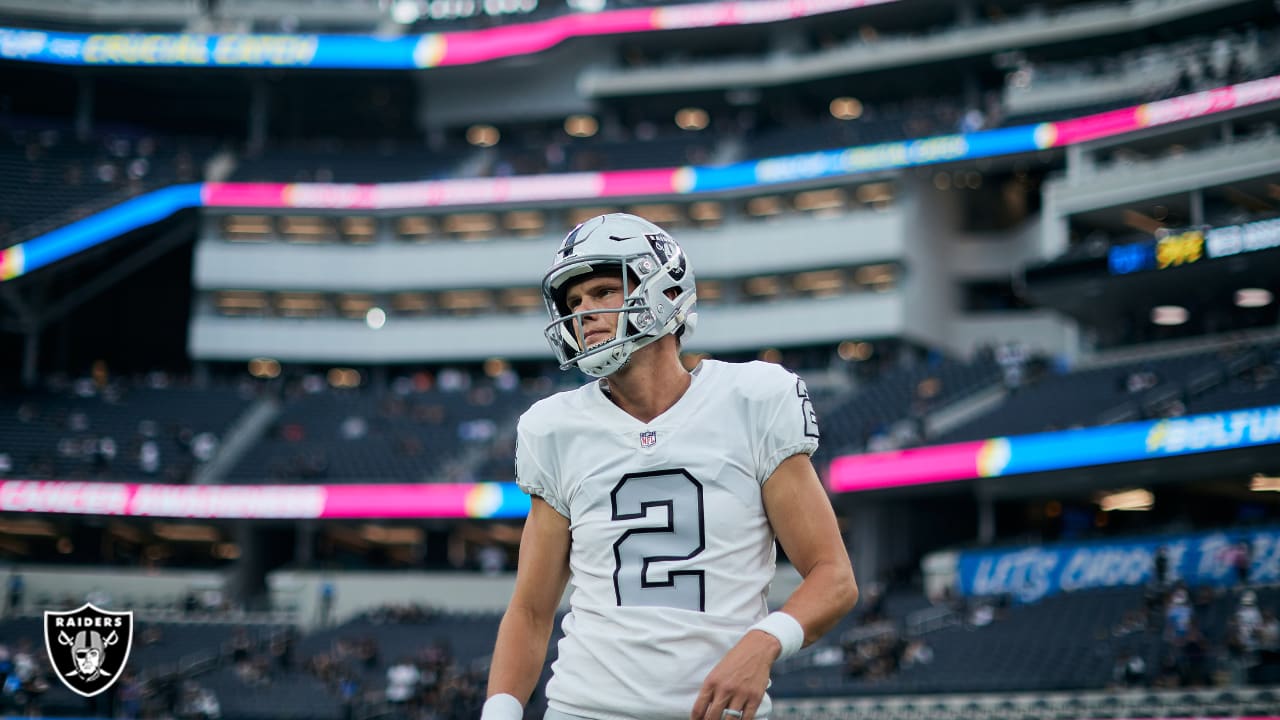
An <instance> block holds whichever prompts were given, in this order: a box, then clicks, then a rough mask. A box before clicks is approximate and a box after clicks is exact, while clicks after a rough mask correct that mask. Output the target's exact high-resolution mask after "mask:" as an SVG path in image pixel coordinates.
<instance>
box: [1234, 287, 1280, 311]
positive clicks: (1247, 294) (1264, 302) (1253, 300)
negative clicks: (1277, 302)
mask: <svg viewBox="0 0 1280 720" xmlns="http://www.w3.org/2000/svg"><path fill="white" fill-rule="evenodd" d="M1273 299H1275V297H1274V296H1273V295H1272V294H1271V291H1270V290H1266V289H1263V288H1240V289H1239V290H1237V291H1236V307H1242V308H1260V307H1266V306H1268V305H1270V304H1271V301H1272V300H1273Z"/></svg>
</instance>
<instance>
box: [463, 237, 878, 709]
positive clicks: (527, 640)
mask: <svg viewBox="0 0 1280 720" xmlns="http://www.w3.org/2000/svg"><path fill="white" fill-rule="evenodd" d="M554 263H555V264H554V265H553V266H552V269H551V270H550V271H549V272H548V273H547V275H546V276H545V278H544V280H543V283H542V286H543V294H544V299H545V300H547V306H548V309H549V311H550V313H551V316H552V317H551V320H552V322H551V324H550V325H549V326H548V333H547V337H548V339H549V340H550V342H551V344H552V347H553V349H554V350H555V352H556V355H557V357H558V358H559V359H560V361H561V367H562V368H564V369H568V368H571V367H576V368H577V369H579V370H581V371H583V372H584V373H586V374H588V375H591V376H592V377H596V378H600V380H599V381H598V382H595V383H591V384H588V385H584V386H583V387H582V388H580V389H579V390H571V391H567V392H565V393H561V394H559V395H555V396H552V397H551V398H548V399H547V400H543V401H541V402H540V403H539V404H537V405H535V406H534V407H533V408H532V409H530V410H529V411H528V412H526V413H525V414H524V415H523V416H522V418H521V420H520V423H519V427H518V429H517V437H518V438H519V440H518V443H517V453H516V466H517V473H516V475H517V482H519V483H520V485H521V487H522V488H523V489H524V490H525V491H526V492H528V493H529V494H530V495H532V496H533V500H532V510H531V511H530V513H529V517H528V519H527V520H526V521H525V527H524V535H523V537H522V540H521V556H520V562H519V565H518V569H517V572H518V575H517V579H516V588H515V592H514V594H513V596H512V598H511V602H510V605H509V607H508V610H507V612H506V614H505V615H504V617H503V620H502V623H501V626H500V629H499V631H498V639H497V643H496V645H495V648H494V653H493V662H492V664H491V666H490V674H489V687H488V692H489V694H490V697H489V699H488V700H487V701H486V703H485V706H484V713H483V715H482V717H483V718H484V720H517V719H518V718H520V717H522V716H523V714H524V704H525V703H527V702H528V700H529V697H530V695H531V694H532V692H533V690H534V688H535V686H536V684H537V681H538V677H539V675H540V674H541V671H542V667H543V661H544V657H543V656H544V653H545V648H546V644H547V641H548V638H549V637H550V634H551V630H552V625H553V623H554V621H555V612H556V609H557V607H558V605H559V602H560V598H561V596H562V595H563V593H564V590H565V587H566V585H567V583H568V581H569V578H570V569H571V567H572V569H573V572H572V575H573V577H574V579H575V581H576V583H577V584H576V586H575V588H574V594H573V606H574V609H573V610H572V611H571V619H566V620H565V621H564V623H563V627H564V628H565V630H566V635H565V638H564V639H563V640H561V641H560V643H559V659H558V660H557V663H556V669H555V671H554V672H553V675H552V679H551V681H550V682H549V683H548V686H547V697H548V700H549V705H550V707H551V709H552V710H557V711H559V712H568V713H572V714H577V715H605V716H637V715H647V716H673V715H684V714H686V713H691V716H692V717H699V716H705V717H709V718H722V717H723V718H734V717H736V718H742V717H743V716H744V715H746V716H748V717H749V716H752V715H754V713H755V711H756V709H757V707H760V706H761V705H762V704H763V702H764V701H765V698H766V697H767V696H766V689H767V686H768V683H769V674H770V671H771V668H772V666H773V663H774V661H775V660H777V659H778V658H780V657H785V656H787V655H790V654H792V653H794V652H796V651H798V650H799V649H800V647H801V646H802V645H803V644H804V643H805V641H806V640H808V641H809V642H813V641H814V640H816V639H817V638H818V637H820V636H821V635H822V634H824V633H825V632H826V631H827V630H829V629H830V628H831V627H832V626H834V625H835V623H836V622H837V621H839V619H840V618H841V617H843V616H844V615H845V614H846V613H848V612H849V610H850V609H852V607H853V603H854V602H855V601H856V600H857V586H856V584H855V581H854V577H853V571H852V567H851V565H850V562H849V558H848V554H847V552H846V551H845V548H844V543H843V540H842V539H841V535H840V530H839V528H838V527H837V525H836V520H835V515H834V512H833V511H832V509H831V505H830V501H829V500H828V499H827V497H826V494H825V491H824V490H823V488H822V485H821V483H820V481H819V480H818V476H817V474H816V472H815V471H814V469H813V465H812V462H811V460H810V459H809V455H811V454H812V453H813V452H814V451H815V450H816V449H817V436H818V433H817V427H816V421H815V420H814V418H813V417H812V414H811V411H812V403H811V402H810V400H809V397H808V392H807V391H806V389H805V387H804V383H803V382H802V381H801V380H800V379H799V378H797V377H795V376H794V375H792V374H790V373H788V372H787V371H785V370H783V369H781V368H779V367H777V366H770V365H765V364H752V365H745V364H744V365H731V364H728V363H720V362H714V361H706V360H704V361H702V363H700V364H699V365H698V366H697V368H695V369H694V370H693V371H692V372H690V371H688V370H686V369H685V368H684V366H683V364H682V363H681V359H680V338H681V336H682V335H684V334H686V333H689V332H692V330H693V327H694V324H695V322H696V319H697V315H696V305H695V302H696V295H695V292H694V274H693V271H692V269H691V268H690V267H689V265H688V261H687V259H686V257H685V255H684V252H683V251H682V250H681V248H680V246H679V245H677V244H676V243H675V241H674V240H672V239H671V237H670V236H669V235H668V234H667V233H666V232H665V231H664V230H662V229H661V228H659V227H657V226H655V225H653V224H652V223H650V222H648V221H646V220H644V219H642V218H638V217H635V216H632V215H625V214H621V213H618V214H610V215H604V216H599V217H596V218H592V219H590V220H588V221H586V222H585V223H583V224H581V225H579V226H578V227H577V228H575V229H574V230H573V231H571V232H570V233H569V235H568V236H567V237H566V239H565V242H564V243H563V244H562V245H561V247H560V249H559V250H558V251H557V253H556V257H555V258H554ZM682 400H683V402H682ZM730 407H731V408H732V409H730ZM784 409H785V412H784ZM703 413H706V414H705V415H703ZM782 418H786V419H785V420H783V419H782ZM775 419H777V422H775ZM676 421H679V422H676ZM667 422H672V423H673V424H667ZM748 437H749V438H750V439H749V443H750V446H749V447H748V445H747V444H745V443H747V442H748V440H747V439H748ZM608 438H624V439H623V440H621V441H615V440H609V439H608ZM657 460H661V461H662V462H663V463H673V462H678V463H680V464H678V465H654V462H655V461H657ZM660 466H661V467H678V468H680V470H679V471H670V472H662V473H654V472H645V473H641V472H639V471H642V470H652V469H653V468H655V467H660ZM606 475H607V476H610V477H613V478H618V479H617V480H610V481H606V482H604V483H596V482H594V479H596V478H601V477H605V476H606ZM642 475H643V476H645V482H641V483H632V482H630V480H632V479H634V478H638V477H641V476H642ZM698 476H702V479H701V480H698V479H695V478H697V477H698ZM583 478H587V479H593V481H592V482H581V480H582V479H583ZM758 483H759V484H758ZM729 488H739V490H732V491H731V490H729ZM742 489H747V490H749V491H750V492H749V493H748V494H747V495H746V496H743V495H741V492H742ZM704 492H705V495H706V498H705V503H706V507H710V508H718V510H716V511H715V512H711V513H704V512H703V510H702V508H703V503H704V500H703V494H704ZM691 493H692V494H691ZM660 501H661V502H665V503H667V504H668V505H669V507H670V509H671V517H672V518H675V517H676V516H677V515H678V516H679V517H680V518H681V520H679V521H678V522H677V523H675V525H676V526H683V527H687V528H691V529H692V528H697V531H696V536H694V537H693V538H692V542H693V545H691V546H690V549H688V550H684V551H683V553H682V554H681V555H679V556H677V557H681V558H682V559H681V560H678V561H675V563H673V564H672V566H671V569H668V570H667V572H674V571H675V568H687V569H688V571H686V572H689V571H692V570H693V568H694V566H695V565H696V561H694V562H686V561H693V559H694V555H698V554H700V553H701V552H702V550H701V548H702V545H700V544H699V543H704V544H705V546H706V547H705V549H706V550H707V551H708V552H707V554H706V556H705V557H710V558H715V562H717V564H719V565H721V566H720V567H717V568H715V569H714V570H704V571H702V572H704V573H706V578H705V579H706V580H707V582H706V583H705V584H704V582H703V580H704V578H703V576H702V574H701V573H699V574H682V575H679V576H676V575H674V574H673V575H672V577H671V581H670V583H668V584H667V585H665V586H662V587H650V586H646V584H645V583H642V582H641V580H642V568H641V565H642V564H643V565H647V564H648V562H647V561H644V558H645V557H651V556H653V555H661V554H666V555H670V550H671V548H672V543H683V542H684V541H685V540H688V539H690V538H684V539H680V538H679V533H677V534H676V535H671V534H670V533H667V532H666V531H663V532H662V534H660V535H657V536H655V535H654V534H653V533H652V532H649V533H636V532H634V531H633V530H626V528H625V525H620V524H619V523H618V522H617V521H616V518H617V517H619V516H622V517H633V518H636V519H637V520H638V519H639V518H640V517H641V516H643V515H645V514H646V513H645V512H644V511H643V510H642V509H641V508H642V506H643V505H647V504H649V503H653V502H660ZM611 504H612V507H613V512H612V515H611V514H610V512H609V507H610V505H611ZM601 508H603V512H602V511H601ZM632 508H635V509H636V510H635V511H634V512H633V510H632ZM611 517H612V518H614V519H611ZM624 522H632V521H624ZM633 527H634V528H640V527H643V525H640V524H637V525H635V526H633ZM649 529H650V530H652V529H654V528H653V527H652V525H650V528H649ZM704 531H705V532H704ZM654 540H657V543H656V544H655V545H651V544H650V543H651V542H652V541H654ZM777 540H780V541H781V544H782V545H783V548H784V550H785V551H786V553H787V555H788V557H789V558H790V559H791V561H792V562H793V564H794V565H795V566H796V568H797V569H799V570H800V574H801V576H802V577H803V578H804V579H803V580H802V581H801V583H800V585H799V587H798V588H797V589H796V590H795V591H794V592H793V593H792V595H791V597H790V598H789V599H788V601H787V602H786V604H785V605H784V606H783V609H782V610H780V611H776V612H774V613H771V614H766V612H767V608H766V607H765V605H764V590H765V589H766V588H767V586H768V584H769V582H771V580H772V577H773V561H772V554H773V552H772V548H773V546H774V543H775V541H777ZM659 547H665V548H667V551H666V552H662V551H661V550H660V549H659ZM612 548H624V550H622V551H620V552H622V553H623V554H622V555H619V556H618V557H625V563H626V567H625V568H622V569H618V570H616V571H615V559H614V553H613V552H612ZM693 548H699V549H697V550H693ZM691 550H692V551H693V552H692V554H690V551H691ZM602 551H603V552H602ZM619 567H621V566H619ZM606 568H607V569H606ZM713 574H714V575H715V576H716V577H718V578H719V579H718V581H717V582H716V583H711V582H710V578H711V577H712V576H713ZM713 618H714V621H713ZM753 623H754V624H753ZM639 668H642V669H643V670H642V672H643V675H641V676H640V677H637V676H636V673H635V672H634V671H633V669H639ZM765 713H767V710H765Z"/></svg>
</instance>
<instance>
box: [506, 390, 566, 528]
mask: <svg viewBox="0 0 1280 720" xmlns="http://www.w3.org/2000/svg"><path fill="white" fill-rule="evenodd" d="M535 423H536V420H535V419H534V418H533V417H531V414H529V413H526V414H525V415H523V416H521V418H520V422H519V424H518V425H517V426H516V485H518V486H519V487H520V489H521V490H523V491H525V492H526V493H528V494H529V495H536V496H537V497H540V498H542V499H543V500H546V501H547V504H548V505H550V506H551V507H553V508H555V510H556V512H558V513H560V514H561V515H563V516H565V517H569V507H568V504H567V503H565V502H564V500H563V499H562V498H561V497H560V493H559V488H558V487H557V485H556V482H555V477H554V476H553V475H552V474H551V473H550V472H549V471H548V470H547V465H546V463H547V458H548V455H549V449H550V448H548V447H547V445H548V443H549V438H548V436H547V435H546V434H545V433H540V432H537V431H536V429H535V427H534V425H535Z"/></svg>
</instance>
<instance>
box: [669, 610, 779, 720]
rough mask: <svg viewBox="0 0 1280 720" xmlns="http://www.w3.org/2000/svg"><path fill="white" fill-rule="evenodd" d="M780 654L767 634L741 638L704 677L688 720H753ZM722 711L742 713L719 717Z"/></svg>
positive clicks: (752, 632)
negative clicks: (737, 716)
mask: <svg viewBox="0 0 1280 720" xmlns="http://www.w3.org/2000/svg"><path fill="white" fill-rule="evenodd" d="M781 652H782V644H781V643H779V642H778V639H777V638H775V637H774V636H772V635H770V634H768V633H766V632H761V631H759V630H752V631H751V632H749V633H747V634H746V635H744V636H743V637H742V639H741V640H739V641H738V644H737V645H734V646H733V649H731V650H729V652H727V653H725V656H724V657H723V658H721V659H720V662H718V663H716V666H715V667H714V668H711V672H709V673H707V678H706V679H705V680H703V681H702V690H701V692H699V693H698V700H697V702H695V703H694V704H693V712H692V713H691V714H690V715H689V718H690V720H752V718H754V717H755V714H756V709H757V708H759V707H760V701H761V700H764V692H765V690H767V689H768V688H769V670H770V668H772V667H773V661H774V660H777V659H778V654H779V653H781ZM725 710H741V711H742V717H741V718H735V717H729V716H724V717H721V715H722V713H724V711H725Z"/></svg>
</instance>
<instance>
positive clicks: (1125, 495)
mask: <svg viewBox="0 0 1280 720" xmlns="http://www.w3.org/2000/svg"><path fill="white" fill-rule="evenodd" d="M1155 504H1156V498H1155V496H1154V495H1152V494H1151V491H1150V490H1143V489H1142V488H1138V489H1136V490H1121V491H1119V492H1113V493H1106V494H1103V495H1099V496H1098V507H1100V508H1102V512H1112V511H1114V510H1150V509H1151V508H1152V507H1153V506H1154V505H1155Z"/></svg>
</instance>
